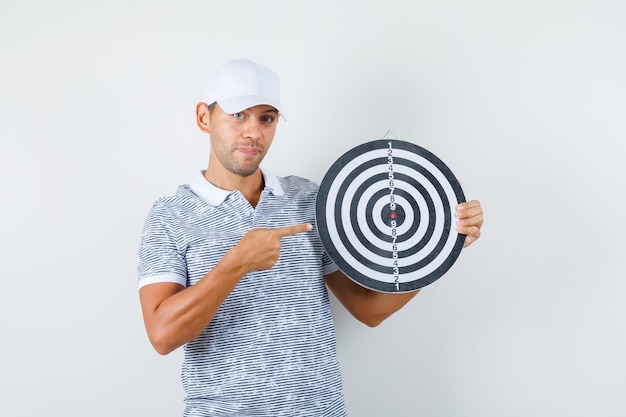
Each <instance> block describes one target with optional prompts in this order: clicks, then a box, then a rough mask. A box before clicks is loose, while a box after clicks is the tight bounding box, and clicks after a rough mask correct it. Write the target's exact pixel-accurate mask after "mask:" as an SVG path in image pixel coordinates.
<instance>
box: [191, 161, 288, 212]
mask: <svg viewBox="0 0 626 417" xmlns="http://www.w3.org/2000/svg"><path fill="white" fill-rule="evenodd" d="M260 169H261V173H262V174H263V181H264V182H265V190H267V191H268V192H269V193H271V194H274V195H283V194H284V191H283V187H281V186H280V181H279V180H278V177H277V176H276V175H274V174H273V173H271V172H270V171H268V170H267V169H265V168H260ZM189 187H190V188H191V190H192V191H193V192H194V193H195V194H196V195H197V196H198V197H200V198H201V199H202V200H204V202H206V203H207V204H209V205H211V206H214V207H217V206H219V205H220V204H222V203H223V202H224V200H226V197H228V195H229V194H230V193H232V191H228V190H223V189H221V188H219V187H216V186H215V185H213V184H211V183H210V182H209V181H207V179H206V178H205V177H204V171H199V172H198V173H197V174H196V176H195V177H194V178H193V180H191V181H190V182H189Z"/></svg>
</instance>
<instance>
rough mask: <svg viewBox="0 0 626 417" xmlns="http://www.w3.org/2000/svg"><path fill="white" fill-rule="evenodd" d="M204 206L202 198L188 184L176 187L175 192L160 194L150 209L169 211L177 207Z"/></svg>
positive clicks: (191, 207)
mask: <svg viewBox="0 0 626 417" xmlns="http://www.w3.org/2000/svg"><path fill="white" fill-rule="evenodd" d="M203 206H205V204H203V202H202V200H201V199H200V198H198V196H197V195H196V194H195V193H194V192H193V191H192V190H191V187H189V185H188V184H183V185H180V186H179V187H178V189H177V190H176V193H175V194H171V195H166V196H161V197H159V198H157V199H156V200H155V201H154V203H153V204H152V211H155V210H156V211H171V210H178V209H194V208H196V209H199V208H201V207H203Z"/></svg>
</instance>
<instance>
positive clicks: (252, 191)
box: [204, 168, 265, 207]
mask: <svg viewBox="0 0 626 417" xmlns="http://www.w3.org/2000/svg"><path fill="white" fill-rule="evenodd" d="M204 178H206V180H207V181H209V182H210V183H211V184H213V185H215V186H216V187H218V188H221V189H222V190H227V191H234V190H239V192H240V193H241V194H242V195H243V196H244V197H245V199H246V200H248V202H249V203H250V205H251V206H252V207H256V205H257V203H258V202H259V199H260V198H261V192H262V191H263V187H264V186H265V181H264V179H263V174H262V173H261V170H260V169H257V170H256V172H255V173H254V174H252V175H249V176H246V177H244V176H241V175H237V174H233V173H232V172H228V173H224V174H221V175H218V174H217V173H215V172H212V171H211V170H210V168H209V169H207V170H206V171H204Z"/></svg>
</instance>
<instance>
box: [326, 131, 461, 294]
mask: <svg viewBox="0 0 626 417" xmlns="http://www.w3.org/2000/svg"><path fill="white" fill-rule="evenodd" d="M463 201H465V196H464V194H463V190H462V189H461V186H460V184H459V182H458V181H457V179H456V177H455V176H454V174H453V173H452V171H451V170H450V169H449V168H448V167H447V166H446V165H445V164H444V163H443V161H441V160H440V159H439V158H438V157H437V156H435V155H434V154H433V153H432V152H430V151H428V150H426V149H424V148H422V147H420V146H417V145H415V144H413V143H410V142H406V141H402V140H396V139H393V140H385V139H381V140H374V141H371V142H367V143H363V144H361V145H359V146H357V147H355V148H353V149H351V150H349V151H348V152H346V153H345V154H343V155H342V156H341V157H340V158H339V159H337V161H336V162H335V163H334V164H333V165H332V166H331V167H330V169H329V170H328V172H327V173H326V175H325V176H324V178H323V180H322V182H321V183H320V188H319V192H318V195H317V201H316V228H317V231H318V233H319V235H320V238H321V241H322V244H323V245H324V248H325V250H326V252H327V253H328V255H329V256H330V258H331V259H332V260H333V261H334V262H335V264H336V265H337V266H338V267H339V269H340V270H341V271H342V272H343V273H344V274H345V275H347V276H348V277H349V278H350V279H352V280H353V281H355V282H357V283H359V284H361V285H362V286H364V287H367V288H370V289H373V290H377V291H381V292H389V293H398V292H410V291H415V290H417V289H419V288H422V287H424V286H426V285H428V284H431V283H433V282H434V281H435V280H437V279H438V278H440V277H441V276H442V275H443V274H444V273H446V272H447V271H448V270H449V269H450V267H451V266H452V265H453V264H454V262H455V261H456V259H457V258H458V256H459V254H460V252H461V249H462V248H463V243H464V241H465V236H464V235H461V234H459V233H457V232H456V219H455V217H454V212H455V207H456V205H457V204H459V203H460V202H463Z"/></svg>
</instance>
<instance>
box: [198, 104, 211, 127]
mask: <svg viewBox="0 0 626 417" xmlns="http://www.w3.org/2000/svg"><path fill="white" fill-rule="evenodd" d="M210 122H211V112H210V111H209V106H207V104H206V103H202V102H200V103H198V104H197V105H196V123H197V124H198V127H199V128H200V130H201V131H203V132H204V133H211V130H210V128H209V126H210Z"/></svg>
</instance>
